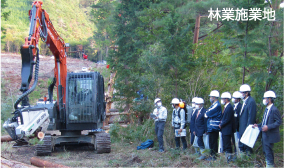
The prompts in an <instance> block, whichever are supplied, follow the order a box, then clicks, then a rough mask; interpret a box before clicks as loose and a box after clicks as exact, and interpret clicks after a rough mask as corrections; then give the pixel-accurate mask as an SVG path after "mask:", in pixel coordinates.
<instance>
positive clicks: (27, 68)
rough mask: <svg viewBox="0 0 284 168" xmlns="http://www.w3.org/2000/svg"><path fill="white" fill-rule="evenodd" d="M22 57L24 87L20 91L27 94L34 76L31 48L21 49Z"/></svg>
mask: <svg viewBox="0 0 284 168" xmlns="http://www.w3.org/2000/svg"><path fill="white" fill-rule="evenodd" d="M21 56H22V73H21V77H22V85H21V89H20V91H22V92H25V91H27V90H28V89H29V85H30V82H31V80H32V74H33V65H34V64H33V54H32V49H31V48H23V47H21Z"/></svg>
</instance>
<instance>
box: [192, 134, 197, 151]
mask: <svg viewBox="0 0 284 168" xmlns="http://www.w3.org/2000/svg"><path fill="white" fill-rule="evenodd" d="M197 141H198V137H197V136H194V142H193V144H192V146H193V147H196V148H198V147H199V146H198V143H197Z"/></svg>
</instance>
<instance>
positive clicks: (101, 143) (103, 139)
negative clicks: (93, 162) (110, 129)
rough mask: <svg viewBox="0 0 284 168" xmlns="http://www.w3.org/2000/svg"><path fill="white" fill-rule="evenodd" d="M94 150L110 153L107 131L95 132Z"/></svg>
mask: <svg viewBox="0 0 284 168" xmlns="http://www.w3.org/2000/svg"><path fill="white" fill-rule="evenodd" d="M95 135H96V152H97V153H98V154H102V153H110V152H111V142H110V135H109V134H108V133H104V132H101V133H96V134H95Z"/></svg>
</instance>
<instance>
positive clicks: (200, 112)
mask: <svg viewBox="0 0 284 168" xmlns="http://www.w3.org/2000/svg"><path fill="white" fill-rule="evenodd" d="M195 104H196V105H195V106H196V111H195V115H194V118H195V120H194V131H193V134H194V135H195V136H197V137H198V140H197V144H198V147H195V151H198V148H199V149H200V152H196V153H195V154H198V155H199V154H201V156H200V157H199V158H197V159H198V160H204V159H205V158H206V156H205V153H204V151H205V145H204V141H203V134H204V133H205V132H206V118H205V116H204V114H205V112H206V109H205V108H203V105H204V100H203V99H202V98H197V99H196V100H195Z"/></svg>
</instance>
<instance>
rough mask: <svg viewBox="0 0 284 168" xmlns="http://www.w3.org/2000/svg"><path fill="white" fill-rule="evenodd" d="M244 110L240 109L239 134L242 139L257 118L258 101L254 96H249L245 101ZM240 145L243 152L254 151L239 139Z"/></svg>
mask: <svg viewBox="0 0 284 168" xmlns="http://www.w3.org/2000/svg"><path fill="white" fill-rule="evenodd" d="M243 106H244V107H243V110H241V111H240V118H239V119H240V120H239V135H240V139H241V137H242V135H243V133H244V132H245V130H246V128H247V126H248V125H250V124H254V123H255V119H256V103H255V101H254V99H253V98H252V97H250V96H249V97H248V98H247V100H246V101H245V102H244V103H243ZM239 147H240V150H241V151H242V152H247V153H252V148H250V147H248V146H246V145H245V144H243V143H241V142H240V141H239Z"/></svg>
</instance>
